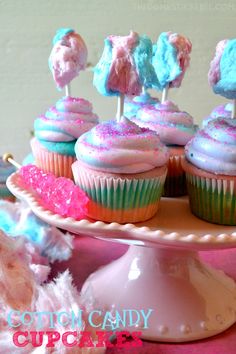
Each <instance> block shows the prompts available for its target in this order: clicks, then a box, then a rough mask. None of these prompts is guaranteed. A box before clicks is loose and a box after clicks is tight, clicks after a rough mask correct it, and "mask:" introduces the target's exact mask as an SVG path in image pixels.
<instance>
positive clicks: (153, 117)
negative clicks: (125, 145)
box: [131, 101, 195, 146]
mask: <svg viewBox="0 0 236 354" xmlns="http://www.w3.org/2000/svg"><path fill="white" fill-rule="evenodd" d="M131 120H132V121H133V122H135V123H136V124H138V125H139V126H140V127H144V128H149V129H151V130H154V131H155V132H157V133H158V134H159V136H160V139H161V141H162V142H163V143H164V144H166V145H181V146H184V145H185V144H186V143H187V142H188V141H189V139H190V138H191V137H192V136H193V134H194V132H195V126H194V123H193V117H191V116H190V114H188V113H187V112H181V111H180V110H179V108H178V107H177V106H176V105H175V104H174V103H173V102H171V101H166V102H164V103H159V104H156V105H155V106H153V105H149V106H145V107H144V108H142V109H140V110H139V111H138V113H137V116H136V117H132V118H131Z"/></svg>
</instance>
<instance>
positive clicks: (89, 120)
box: [35, 97, 98, 142]
mask: <svg viewBox="0 0 236 354" xmlns="http://www.w3.org/2000/svg"><path fill="white" fill-rule="evenodd" d="M97 123H98V117H97V115H96V114H94V113H93V112H92V104H91V103H90V102H89V101H87V100H84V99H81V98H74V97H63V98H62V99H61V100H59V101H58V102H57V103H56V105H55V106H54V107H51V108H49V110H48V111H47V112H46V114H45V116H42V117H39V118H37V119H36V121H35V134H36V136H37V138H39V139H43V140H47V141H57V142H68V141H73V140H76V139H78V137H79V136H80V135H82V134H83V133H85V132H86V131H88V130H90V129H92V128H93V127H94V126H95V125H96V124H97Z"/></svg>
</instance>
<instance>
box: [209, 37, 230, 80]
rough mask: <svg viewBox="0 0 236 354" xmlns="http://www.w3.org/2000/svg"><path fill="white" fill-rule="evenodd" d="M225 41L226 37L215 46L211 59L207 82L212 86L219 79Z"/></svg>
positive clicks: (226, 40)
mask: <svg viewBox="0 0 236 354" xmlns="http://www.w3.org/2000/svg"><path fill="white" fill-rule="evenodd" d="M227 42H228V39H224V40H222V41H220V42H219V43H218V44H217V46H216V52H215V57H214V59H213V60H212V61H211V64H210V70H209V72H208V82H209V84H210V85H211V86H214V85H215V84H216V83H217V82H218V81H219V79H220V60H221V56H222V54H223V51H224V49H225V46H226V44H227Z"/></svg>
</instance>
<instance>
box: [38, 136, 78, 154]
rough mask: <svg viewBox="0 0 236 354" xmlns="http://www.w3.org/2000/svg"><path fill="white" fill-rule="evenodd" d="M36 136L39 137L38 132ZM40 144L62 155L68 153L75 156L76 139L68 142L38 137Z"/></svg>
mask: <svg viewBox="0 0 236 354" xmlns="http://www.w3.org/2000/svg"><path fill="white" fill-rule="evenodd" d="M35 136H36V137H37V134H36V133H35ZM38 140H39V142H40V144H42V145H43V146H44V147H45V149H47V150H49V151H51V152H55V153H57V154H61V155H67V156H75V151H74V147H75V143H76V140H73V141H67V142H56V141H46V140H43V139H38Z"/></svg>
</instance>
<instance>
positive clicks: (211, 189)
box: [183, 118, 236, 225]
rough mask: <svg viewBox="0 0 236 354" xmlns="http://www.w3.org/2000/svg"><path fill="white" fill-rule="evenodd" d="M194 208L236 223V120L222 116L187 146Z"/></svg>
mask: <svg viewBox="0 0 236 354" xmlns="http://www.w3.org/2000/svg"><path fill="white" fill-rule="evenodd" d="M185 154H186V159H185V160H184V161H183V168H184V170H185V172H186V178H187V185H188V192H189V200H190V207H191V210H192V212H193V214H195V215H196V216H198V217H199V218H201V219H204V220H206V221H209V222H212V223H217V224H223V225H236V202H235V201H236V120H235V119H231V118H228V119H227V118H218V119H215V120H212V121H211V122H209V123H208V124H207V126H206V127H205V128H204V129H202V130H199V131H198V132H197V134H196V135H195V136H194V137H193V138H192V139H191V140H190V142H189V143H188V144H187V145H186V147H185Z"/></svg>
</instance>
